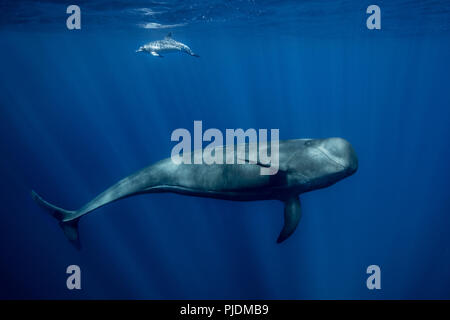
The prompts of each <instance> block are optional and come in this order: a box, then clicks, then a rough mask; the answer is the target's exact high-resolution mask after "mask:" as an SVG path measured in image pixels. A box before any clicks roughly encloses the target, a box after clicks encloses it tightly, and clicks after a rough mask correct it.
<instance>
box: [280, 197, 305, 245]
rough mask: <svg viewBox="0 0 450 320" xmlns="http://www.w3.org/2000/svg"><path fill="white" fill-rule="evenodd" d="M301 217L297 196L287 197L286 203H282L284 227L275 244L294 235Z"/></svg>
mask: <svg viewBox="0 0 450 320" xmlns="http://www.w3.org/2000/svg"><path fill="white" fill-rule="evenodd" d="M301 216H302V210H301V206H300V199H299V197H298V195H294V196H292V197H289V198H288V199H287V200H286V201H284V226H283V230H281V233H280V235H279V236H278V239H277V243H281V242H283V241H284V240H286V239H287V238H289V236H290V235H291V234H293V233H294V231H295V229H296V228H297V225H298V222H299V221H300V217H301Z"/></svg>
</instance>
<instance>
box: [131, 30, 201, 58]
mask: <svg viewBox="0 0 450 320" xmlns="http://www.w3.org/2000/svg"><path fill="white" fill-rule="evenodd" d="M136 52H148V53H150V54H151V55H152V56H154V57H160V58H162V57H163V55H162V53H170V52H184V53H187V54H189V55H191V56H194V57H199V55H197V54H195V53H194V52H192V50H191V48H189V47H188V46H187V45H185V44H184V43H181V42H178V41H175V40H173V39H172V32H169V33H168V34H167V36H166V37H165V38H164V39H163V40H157V41H152V42H149V43H147V44H145V45H143V46H141V47H140V48H139V49H138V50H136Z"/></svg>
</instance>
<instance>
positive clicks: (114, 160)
mask: <svg viewBox="0 0 450 320" xmlns="http://www.w3.org/2000/svg"><path fill="white" fill-rule="evenodd" d="M77 4H78V5H79V6H80V8H81V14H82V20H81V21H82V22H81V23H82V28H81V30H72V31H69V30H67V28H66V18H67V17H68V15H67V14H66V6H67V4H61V3H60V2H58V1H3V2H2V3H1V4H0V39H1V40H0V43H1V50H0V70H1V72H0V150H1V157H0V176H1V178H2V183H1V190H0V191H1V192H0V201H1V204H2V206H1V214H0V219H1V220H0V246H1V247H0V250H1V253H2V258H1V264H0V297H1V298H20V299H22V298H28V299H34V298H44V299H45V298H58V299H59V298H62V299H79V298H83V299H91V298H100V299H108V298H113V299H117V298H120V299H129V298H132V299H218V298H222V299H228V298H234V299H251V298H264V299H419V298H425V299H429V298H446V299H449V298H450V272H449V270H450V234H449V233H448V231H449V230H450V200H449V191H448V190H449V181H450V170H449V167H448V163H449V161H448V159H449V157H450V143H449V135H450V126H449V119H450V87H449V80H448V79H449V71H450V62H449V57H450V41H449V40H450V3H449V2H448V1H389V2H388V1H377V3H372V2H371V1H321V2H316V1H269V0H266V1H256V0H255V1H243V0H242V1H236V0H235V1H225V0H214V1H212V0H210V1H192V0H188V1H186V0H185V1H167V2H157V1H106V0H105V1H103V0H102V1H100V0H96V1H89V2H88V1H78V2H77ZM370 4H378V5H379V6H380V8H381V17H382V20H381V21H382V22H381V23H382V28H381V30H368V29H367V28H366V19H367V17H368V15H367V14H366V12H365V11H366V8H367V6H368V5H370ZM169 31H170V32H172V33H173V37H174V38H175V39H176V40H179V41H182V42H184V43H186V44H188V45H189V46H190V47H191V48H192V49H193V50H194V51H195V52H196V53H198V54H199V55H200V58H194V57H190V56H188V55H178V54H170V55H169V54H168V55H166V56H165V57H164V58H163V59H160V58H155V57H152V56H150V55H143V54H141V55H140V54H136V53H135V50H136V49H137V48H138V47H139V46H140V45H142V44H144V43H146V42H148V41H152V40H157V39H161V38H163V37H164V36H165V35H166V33H167V32H169ZM194 120H202V121H203V125H204V127H205V128H218V129H221V130H225V129H226V128H243V129H247V128H268V129H270V128H279V129H280V138H281V139H295V138H307V137H313V138H324V137H332V136H340V137H343V138H345V139H347V140H349V141H350V142H351V143H352V145H353V146H354V148H355V150H356V152H357V154H358V157H359V170H358V172H357V173H356V174H355V175H354V176H352V177H349V178H348V179H346V180H343V181H341V182H339V183H337V184H336V185H334V186H332V187H330V188H327V189H323V190H318V191H314V192H311V193H307V194H304V195H302V196H301V199H302V205H303V217H302V220H301V221H300V224H299V226H298V229H297V231H296V232H295V233H294V234H293V236H292V237H291V238H289V239H288V240H287V241H286V242H284V243H282V244H276V242H275V240H276V238H277V236H278V233H279V231H280V229H281V227H282V224H283V206H282V204H281V203H280V202H277V201H262V202H231V201H221V200H213V199H203V198H191V197H186V196H180V195H175V194H152V195H143V196H138V197H132V198H128V199H124V200H121V201H118V202H116V203H114V204H111V205H108V206H106V207H103V208H101V209H99V210H96V211H94V212H92V213H90V214H88V215H87V216H85V217H84V218H82V219H81V222H80V236H81V243H82V246H83V248H82V250H81V251H77V250H76V249H75V248H74V247H73V246H72V245H71V244H70V243H69V242H68V241H67V240H66V238H65V237H64V235H63V233H62V231H61V230H60V228H59V227H58V225H57V222H56V221H55V220H54V219H53V218H51V217H50V216H49V215H48V214H47V213H45V212H43V211H42V209H41V208H39V207H38V206H37V205H36V203H34V201H33V200H32V199H31V197H30V191H31V190H32V189H34V190H36V191H37V192H38V193H39V194H41V195H42V196H43V197H44V198H45V199H46V200H48V201H50V202H52V203H54V204H56V205H58V206H61V207H63V208H68V209H76V208H79V207H81V205H83V204H84V203H86V202H87V201H89V200H91V199H92V198H93V197H94V196H96V195H97V194H98V193H100V192H102V191H103V190H104V189H106V188H107V187H109V186H110V185H112V184H113V183H115V182H116V181H118V180H119V179H121V178H123V177H125V176H127V175H129V174H131V173H133V172H135V171H136V170H138V169H141V168H143V167H145V166H147V165H149V164H151V163H153V162H156V161H158V160H160V159H162V158H166V157H169V156H170V152H171V149H172V147H173V146H174V143H173V142H171V141H170V135H171V133H172V131H173V130H175V129H177V128H187V129H189V130H192V129H193V121H194ZM72 264H76V265H79V266H80V267H81V270H82V290H79V291H77V290H73V291H69V290H68V289H67V288H66V278H67V274H66V272H65V271H66V268H67V266H69V265H72ZM373 264H375V265H378V266H380V268H381V290H368V289H367V287H366V279H367V277H368V274H366V268H367V267H368V266H369V265H373Z"/></svg>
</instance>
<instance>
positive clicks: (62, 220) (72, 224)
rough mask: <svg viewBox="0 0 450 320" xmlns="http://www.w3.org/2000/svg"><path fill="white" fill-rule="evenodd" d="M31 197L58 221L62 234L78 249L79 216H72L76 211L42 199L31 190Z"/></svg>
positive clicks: (79, 246)
mask: <svg viewBox="0 0 450 320" xmlns="http://www.w3.org/2000/svg"><path fill="white" fill-rule="evenodd" d="M31 197H32V198H33V200H34V201H36V202H37V203H38V204H39V205H40V206H41V207H42V208H44V209H46V210H47V211H48V212H49V213H50V214H51V215H52V216H53V217H54V218H55V219H56V220H58V221H59V226H60V227H61V229H63V231H64V234H65V235H66V237H67V239H68V240H69V241H70V242H71V243H72V244H73V245H74V246H75V247H76V248H77V249H80V248H81V245H80V237H79V235H78V221H79V220H80V218H79V217H78V218H73V219H71V217H72V216H74V215H75V214H76V211H69V210H64V209H61V208H58V207H57V206H54V205H52V204H50V203H48V202H47V201H45V200H44V199H42V198H41V197H40V196H39V195H38V194H37V193H36V192H34V191H31Z"/></svg>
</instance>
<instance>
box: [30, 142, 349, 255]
mask: <svg viewBox="0 0 450 320" xmlns="http://www.w3.org/2000/svg"><path fill="white" fill-rule="evenodd" d="M266 148H267V150H266V152H267V151H268V152H270V153H271V151H270V146H267V147H266ZM246 149H248V150H250V148H246ZM223 150H224V147H216V149H215V150H214V152H215V153H219V152H223ZM248 150H246V151H245V152H244V153H242V156H241V157H242V158H244V159H242V160H243V161H242V162H241V163H234V164H217V163H213V164H205V163H203V164H187V163H176V162H174V161H173V160H172V159H171V158H168V159H164V160H161V161H159V162H157V163H155V164H153V165H151V166H149V167H147V168H144V169H142V170H140V171H138V172H136V173H134V174H132V175H130V176H128V177H125V178H124V179H122V180H120V181H119V182H117V183H116V184H114V185H112V186H111V187H110V188H108V189H107V190H105V191H104V192H103V193H101V194H100V195H98V196H97V197H96V198H94V199H93V200H91V201H90V202H88V203H87V204H86V205H84V206H83V207H81V208H80V209H79V210H75V211H70V210H64V209H61V208H58V207H56V206H54V205H52V204H50V203H48V202H47V201H45V200H43V199H42V198H41V197H40V196H39V195H38V194H37V193H35V192H34V191H32V197H33V199H34V200H35V201H36V202H37V203H38V204H39V205H41V206H42V207H44V208H45V209H47V210H48V211H49V212H50V214H51V215H52V216H53V217H55V218H56V219H57V220H58V221H59V224H60V226H61V228H62V229H63V231H64V233H65V235H66V236H67V238H68V239H69V240H70V241H71V242H72V243H73V244H75V246H77V247H79V244H80V243H79V236H78V221H79V219H80V218H81V217H82V216H84V215H85V214H87V213H89V212H91V211H93V210H95V209H98V208H100V207H102V206H104V205H106V204H109V203H111V202H114V201H117V200H119V199H123V198H126V197H130V196H134V195H138V194H144V193H159V192H172V193H178V194H184V195H189V196H198V197H208V198H216V199H224V200H234V201H254V200H280V201H282V202H283V203H284V227H283V229H282V231H281V233H280V235H279V237H278V240H277V242H282V241H284V240H286V239H287V238H288V237H289V236H290V235H291V234H292V233H293V232H294V231H295V229H296V227H297V224H298V222H299V220H300V216H301V208H300V199H299V195H300V194H302V193H305V192H309V191H313V190H317V189H320V188H325V187H328V186H331V185H333V184H334V183H336V182H338V181H339V180H342V179H344V178H346V177H348V176H350V175H352V174H353V173H355V172H356V170H357V168H358V158H357V156H356V153H355V151H354V150H353V148H352V146H351V145H350V143H348V142H347V141H346V140H344V139H342V138H327V139H297V140H286V141H280V142H279V148H278V150H279V151H278V154H279V157H278V158H279V165H278V171H277V173H276V174H274V175H261V172H260V169H261V167H267V165H264V164H261V163H260V162H259V160H257V161H255V160H254V159H255V158H254V157H250V156H249V154H250V151H248ZM196 152H202V150H201V149H200V150H197V151H194V152H193V153H192V154H191V156H193V157H195V153H196ZM268 152H267V153H266V154H268ZM250 155H251V154H250ZM251 159H252V160H251ZM180 218H182V217H180Z"/></svg>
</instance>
